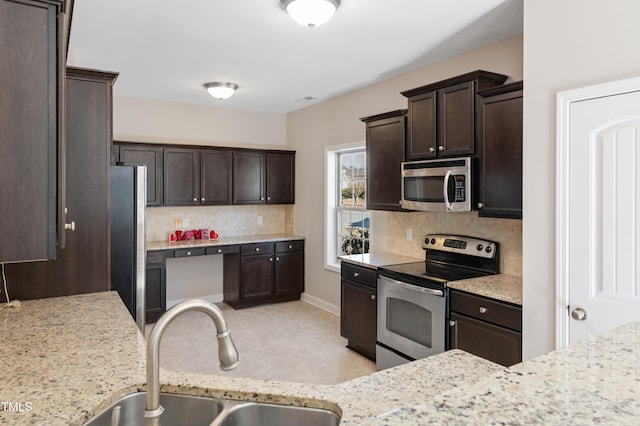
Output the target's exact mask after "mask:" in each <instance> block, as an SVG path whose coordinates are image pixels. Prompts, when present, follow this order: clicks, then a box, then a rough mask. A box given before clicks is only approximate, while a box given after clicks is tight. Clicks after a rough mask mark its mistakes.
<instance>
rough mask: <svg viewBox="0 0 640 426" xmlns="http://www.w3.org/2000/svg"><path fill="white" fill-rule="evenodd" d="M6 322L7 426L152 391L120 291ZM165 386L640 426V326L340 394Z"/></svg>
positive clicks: (414, 413) (385, 411)
mask: <svg viewBox="0 0 640 426" xmlns="http://www.w3.org/2000/svg"><path fill="white" fill-rule="evenodd" d="M0 324H2V330H1V332H0V339H1V344H0V357H1V359H2V360H3V365H4V369H3V372H2V375H0V400H1V401H3V402H2V405H0V407H2V409H0V424H12V425H17V424H38V425H68V424H76V425H77V424H82V423H83V422H84V421H85V420H86V419H88V418H91V417H92V416H93V415H95V414H97V413H98V412H100V411H101V410H102V409H104V408H105V407H107V406H108V405H109V404H110V403H112V402H113V401H115V400H116V399H118V398H119V397H121V396H123V395H126V394H128V393H131V392H135V391H137V390H142V389H144V387H145V374H144V366H145V355H146V352H145V343H144V340H143V338H142V335H141V334H140V333H139V332H138V329H137V328H136V325H135V323H134V322H133V320H132V319H131V317H130V316H129V313H128V311H127V310H126V308H125V307H124V305H123V304H122V302H121V301H120V298H119V296H118V295H117V294H116V293H115V292H103V293H94V294H88V295H80V296H69V297H61V298H52V299H42V300H35V301H25V302H22V304H21V306H20V307H16V308H13V307H11V308H4V309H2V310H0ZM240 356H242V354H240ZM160 380H161V383H162V384H161V391H163V392H175V393H183V394H194V395H204V396H210V397H223V398H231V399H247V400H252V401H262V402H271V403H281V404H290V405H299V406H309V407H318V408H326V409H330V410H333V411H334V412H336V413H339V414H340V415H341V416H342V419H341V424H344V425H360V424H374V425H382V424H384V425H397V424H402V425H423V424H427V423H429V424H482V425H485V424H552V425H556V424H557V425H566V424H637V420H638V413H640V386H638V383H639V381H640V323H632V324H628V325H626V326H622V327H619V328H618V329H616V330H612V331H610V332H607V333H603V334H601V335H598V336H595V337H592V338H590V339H588V340H586V341H584V342H582V343H578V344H575V345H572V346H569V347H568V348H565V349H561V350H558V351H553V352H551V353H549V354H547V355H544V356H541V357H539V358H536V359H533V360H530V361H525V362H523V363H521V364H518V365H516V366H513V367H511V368H508V369H507V368H504V367H501V366H499V365H496V364H493V363H491V362H489V361H486V360H483V359H481V358H478V357H476V356H474V355H471V354H468V353H465V352H463V351H459V350H453V351H448V352H445V353H442V354H439V355H435V356H432V357H429V358H425V359H422V360H418V361H415V362H413V363H410V364H405V365H401V366H398V367H395V368H392V369H389V370H385V371H381V372H377V373H373V374H371V375H368V376H364V377H361V378H358V379H355V380H351V381H348V382H345V383H341V384H338V385H331V386H327V385H310V384H303V383H286V382H275V381H266V380H254V379H244V378H231V377H225V376H224V373H221V375H197V374H187V373H178V372H171V371H166V370H161V373H160ZM8 404H10V405H8Z"/></svg>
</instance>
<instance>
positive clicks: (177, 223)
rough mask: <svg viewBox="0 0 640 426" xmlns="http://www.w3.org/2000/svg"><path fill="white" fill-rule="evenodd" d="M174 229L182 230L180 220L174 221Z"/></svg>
mask: <svg viewBox="0 0 640 426" xmlns="http://www.w3.org/2000/svg"><path fill="white" fill-rule="evenodd" d="M175 226H176V229H182V219H176V220H175Z"/></svg>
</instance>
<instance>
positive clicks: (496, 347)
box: [449, 290, 522, 367]
mask: <svg viewBox="0 0 640 426" xmlns="http://www.w3.org/2000/svg"><path fill="white" fill-rule="evenodd" d="M449 303H450V310H451V313H450V315H449V344H450V349H462V350H463V351H466V352H469V353H472V354H474V355H477V356H479V357H481V358H485V359H487V360H489V361H493V362H495V363H498V364H501V365H504V366H507V367H508V366H511V365H514V364H517V363H519V362H521V361H522V309H521V308H520V307H517V306H513V305H510V304H507V303H503V302H499V301H496V300H494V299H488V298H484V297H479V296H476V295H470V294H466V293H463V292H457V291H454V290H452V291H451V297H450V300H449Z"/></svg>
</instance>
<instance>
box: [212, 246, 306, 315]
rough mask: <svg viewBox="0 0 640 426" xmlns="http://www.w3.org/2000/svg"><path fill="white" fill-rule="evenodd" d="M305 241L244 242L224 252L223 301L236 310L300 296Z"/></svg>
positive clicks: (302, 285)
mask: <svg viewBox="0 0 640 426" xmlns="http://www.w3.org/2000/svg"><path fill="white" fill-rule="evenodd" d="M303 291H304V240H291V241H278V242H275V243H272V242H270V243H255V244H243V245H242V246H241V247H240V253H227V254H225V255H224V301H225V302H226V303H227V304H229V305H230V306H232V307H233V308H235V309H240V308H246V307H249V306H255V305H260V304H264V303H275V302H285V301H289V300H297V299H300V294H301V293H302V292H303Z"/></svg>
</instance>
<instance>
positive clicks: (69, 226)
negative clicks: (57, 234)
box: [64, 220, 76, 232]
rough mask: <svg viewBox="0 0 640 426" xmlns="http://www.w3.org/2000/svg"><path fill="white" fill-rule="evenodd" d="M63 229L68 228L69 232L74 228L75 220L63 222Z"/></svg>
mask: <svg viewBox="0 0 640 426" xmlns="http://www.w3.org/2000/svg"><path fill="white" fill-rule="evenodd" d="M64 229H65V230H69V231H71V232H73V231H75V230H76V221H75V220H74V221H71V223H65V224H64Z"/></svg>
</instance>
